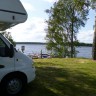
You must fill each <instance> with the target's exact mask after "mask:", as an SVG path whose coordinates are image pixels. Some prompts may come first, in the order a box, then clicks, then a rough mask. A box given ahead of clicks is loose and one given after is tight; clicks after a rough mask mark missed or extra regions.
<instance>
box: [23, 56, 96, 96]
mask: <svg viewBox="0 0 96 96" xmlns="http://www.w3.org/2000/svg"><path fill="white" fill-rule="evenodd" d="M34 62H35V66H36V79H35V80H34V81H33V82H32V83H30V84H29V85H28V86H27V88H26V91H25V92H23V94H22V96H96V61H93V60H90V59H76V58H75V59H70V58H66V59H61V58H53V59H35V60H34Z"/></svg>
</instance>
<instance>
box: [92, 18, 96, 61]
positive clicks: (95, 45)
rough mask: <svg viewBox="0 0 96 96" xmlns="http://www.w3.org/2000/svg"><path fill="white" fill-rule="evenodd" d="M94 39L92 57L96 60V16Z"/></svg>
mask: <svg viewBox="0 0 96 96" xmlns="http://www.w3.org/2000/svg"><path fill="white" fill-rule="evenodd" d="M94 29H95V30H94V38H93V48H92V56H93V60H96V16H95V26H94Z"/></svg>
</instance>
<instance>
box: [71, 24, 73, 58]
mask: <svg viewBox="0 0 96 96" xmlns="http://www.w3.org/2000/svg"><path fill="white" fill-rule="evenodd" d="M73 47H74V45H73V22H72V32H71V58H73V53H74V50H73Z"/></svg>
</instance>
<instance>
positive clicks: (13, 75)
mask: <svg viewBox="0 0 96 96" xmlns="http://www.w3.org/2000/svg"><path fill="white" fill-rule="evenodd" d="M11 77H18V78H20V79H22V80H23V81H24V83H27V76H26V75H25V74H24V73H23V72H20V71H15V72H11V73H8V74H6V75H5V76H4V77H3V78H2V80H1V83H3V81H4V80H6V79H10V78H11Z"/></svg>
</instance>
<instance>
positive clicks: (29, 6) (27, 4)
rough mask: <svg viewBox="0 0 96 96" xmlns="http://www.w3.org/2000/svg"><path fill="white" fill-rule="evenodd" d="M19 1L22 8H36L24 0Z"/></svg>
mask: <svg viewBox="0 0 96 96" xmlns="http://www.w3.org/2000/svg"><path fill="white" fill-rule="evenodd" d="M21 1H22V4H23V6H24V8H25V9H26V10H27V11H35V10H36V8H35V7H34V6H33V5H32V3H30V2H27V1H24V0H21Z"/></svg>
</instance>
